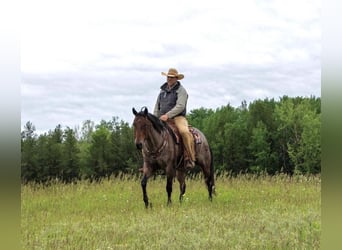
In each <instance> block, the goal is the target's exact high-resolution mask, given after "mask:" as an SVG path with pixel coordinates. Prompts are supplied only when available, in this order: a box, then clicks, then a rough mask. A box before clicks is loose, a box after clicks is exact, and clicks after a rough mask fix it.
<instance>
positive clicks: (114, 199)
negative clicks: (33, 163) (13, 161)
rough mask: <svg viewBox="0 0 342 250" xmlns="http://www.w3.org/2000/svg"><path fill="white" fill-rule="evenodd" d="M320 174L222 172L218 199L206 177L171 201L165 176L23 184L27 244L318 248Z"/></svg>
mask: <svg viewBox="0 0 342 250" xmlns="http://www.w3.org/2000/svg"><path fill="white" fill-rule="evenodd" d="M320 184H321V181H320V177H319V176H316V177H315V176H296V177H293V178H290V177H288V176H285V175H277V176H272V177H271V176H259V177H256V176H252V175H240V176H238V177H234V178H233V177H219V178H218V179H217V180H216V191H217V196H215V197H214V199H213V202H210V201H209V200H208V193H207V190H206V188H205V185H204V181H203V179H201V178H195V179H188V180H187V192H186V195H185V197H184V201H183V203H182V204H179V202H178V195H179V186H178V182H175V183H174V186H173V187H174V189H173V204H172V205H171V206H166V191H165V185H166V181H165V179H164V178H163V177H157V178H156V179H154V180H153V179H151V180H149V182H148V186H147V189H148V194H149V198H150V201H151V202H152V204H153V206H152V209H145V208H144V204H143V201H142V192H141V187H140V180H139V179H134V178H129V177H128V176H127V177H123V178H111V179H109V180H103V181H101V182H99V183H90V182H87V181H82V182H79V183H77V184H62V183H51V184H50V185H48V186H42V185H37V184H28V185H23V186H22V191H21V192H22V198H21V199H22V214H21V216H22V217H21V221H22V224H21V232H22V234H21V235H22V236H21V238H22V247H23V249H319V247H320V235H321V196H320V193H321V192H320V191H321V185H320Z"/></svg>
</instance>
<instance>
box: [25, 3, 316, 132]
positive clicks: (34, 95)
mask: <svg viewBox="0 0 342 250" xmlns="http://www.w3.org/2000/svg"><path fill="white" fill-rule="evenodd" d="M22 4H23V8H22V11H21V16H22V20H21V127H22V129H23V127H24V125H25V124H26V122H28V121H30V122H32V123H33V124H34V126H35V128H36V132H38V133H43V132H47V131H49V130H54V128H55V127H56V126H57V125H58V124H60V125H61V126H62V127H63V128H66V127H70V128H75V127H79V128H80V127H81V126H82V124H83V122H84V121H86V120H91V121H93V122H95V124H98V123H99V122H100V121H101V120H106V121H110V120H112V118H113V117H117V118H118V120H123V121H125V122H128V123H129V124H131V123H132V121H133V118H134V115H133V114H132V107H135V108H136V109H137V110H140V108H141V107H143V106H146V107H147V108H148V109H149V110H150V111H151V112H152V111H153V108H154V104H155V101H156V98H157V96H158V94H159V91H160V86H161V85H162V84H163V83H164V82H165V81H166V79H165V76H162V75H161V72H167V71H168V69H169V68H171V67H173V68H176V69H177V70H178V71H179V73H182V74H184V75H185V77H184V79H183V80H181V83H182V84H183V86H184V87H185V88H186V90H187V92H188V94H189V99H188V107H187V109H188V110H189V111H191V110H194V109H198V108H201V107H203V108H208V109H209V108H211V109H216V108H220V107H222V106H225V105H227V104H230V105H232V106H234V107H238V106H240V105H241V102H242V101H244V100H245V101H247V103H250V102H253V101H254V100H257V99H262V100H263V99H265V98H274V99H276V100H277V99H279V97H282V96H284V95H287V96H291V97H296V96H303V97H310V96H316V97H320V96H321V1H318V0H287V1H285V0H241V1H224V0H222V1H221V0H212V1H201V0H196V1H192V0H188V1H184V0H182V1H178V0H174V1H172V2H171V1H168V2H165V1H156V0H153V1H151V0H145V1H138V0H125V1H113V0H112V1H103V0H96V1H87V0H82V1H79V0H73V1H65V0H60V1H46V0H39V1H37V0H31V1H25V2H23V3H22Z"/></svg>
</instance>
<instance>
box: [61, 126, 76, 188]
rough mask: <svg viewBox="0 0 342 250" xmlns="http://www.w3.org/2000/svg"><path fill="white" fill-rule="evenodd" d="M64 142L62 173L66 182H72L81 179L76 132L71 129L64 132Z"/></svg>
mask: <svg viewBox="0 0 342 250" xmlns="http://www.w3.org/2000/svg"><path fill="white" fill-rule="evenodd" d="M63 136H64V142H63V147H62V164H61V165H62V169H61V170H62V171H61V175H62V178H63V180H64V181H67V182H70V181H72V180H75V179H77V178H78V177H79V172H80V169H79V167H80V164H79V152H80V150H79V148H78V146H77V139H76V135H75V132H74V131H73V130H72V129H70V128H69V127H68V128H66V129H65V131H64V135H63Z"/></svg>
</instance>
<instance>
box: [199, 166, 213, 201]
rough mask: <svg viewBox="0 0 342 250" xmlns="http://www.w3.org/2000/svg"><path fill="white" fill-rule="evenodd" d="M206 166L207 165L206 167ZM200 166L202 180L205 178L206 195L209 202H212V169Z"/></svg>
mask: <svg viewBox="0 0 342 250" xmlns="http://www.w3.org/2000/svg"><path fill="white" fill-rule="evenodd" d="M206 166H208V165H206ZM206 166H202V165H201V168H202V170H203V174H204V178H205V184H206V185H207V188H208V194H209V200H210V201H212V200H213V194H215V181H214V173H213V171H212V168H211V167H210V166H208V167H206Z"/></svg>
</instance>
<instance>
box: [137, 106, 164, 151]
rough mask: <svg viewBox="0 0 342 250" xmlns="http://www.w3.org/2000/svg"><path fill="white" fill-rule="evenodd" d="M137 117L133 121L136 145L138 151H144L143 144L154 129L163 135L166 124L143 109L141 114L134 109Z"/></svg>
mask: <svg viewBox="0 0 342 250" xmlns="http://www.w3.org/2000/svg"><path fill="white" fill-rule="evenodd" d="M132 112H133V114H134V116H135V118H134V121H133V130H134V143H135V145H136V147H137V148H138V149H142V146H143V143H144V142H145V140H146V139H147V137H148V136H149V135H150V134H151V131H152V129H154V130H155V131H156V132H158V133H161V132H162V130H163V129H164V124H163V122H162V121H161V120H159V118H158V117H156V116H154V115H152V114H150V113H148V109H147V108H146V107H143V108H142V109H141V111H140V112H137V111H136V110H135V108H132Z"/></svg>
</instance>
